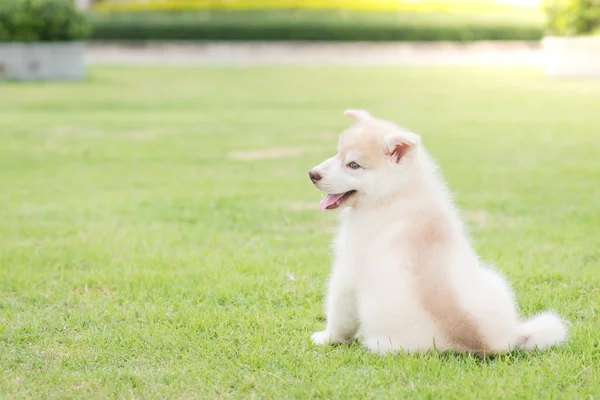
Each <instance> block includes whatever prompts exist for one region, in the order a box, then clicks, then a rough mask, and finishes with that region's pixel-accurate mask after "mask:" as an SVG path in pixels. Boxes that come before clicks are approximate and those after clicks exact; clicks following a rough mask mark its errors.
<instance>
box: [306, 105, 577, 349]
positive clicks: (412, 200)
mask: <svg viewBox="0 0 600 400" xmlns="http://www.w3.org/2000/svg"><path fill="white" fill-rule="evenodd" d="M346 115H347V116H348V117H350V118H351V119H353V120H354V121H355V122H356V123H355V124H354V125H353V126H352V127H350V128H349V129H348V130H346V131H345V132H343V133H342V135H341V136H340V142H339V148H338V154H337V155H336V156H334V157H332V158H330V159H328V160H326V161H324V162H323V163H321V164H320V165H318V166H317V167H315V168H314V169H313V170H312V171H311V179H312V180H313V182H314V184H315V186H317V187H318V188H319V189H321V190H323V191H325V192H326V193H328V194H331V195H338V196H329V197H328V198H324V199H323V201H322V207H328V208H340V209H341V225H340V229H339V232H338V234H337V237H336V239H335V245H334V248H335V260H334V263H333V271H332V274H331V280H330V282H329V290H328V294H327V302H326V314H327V327H326V329H325V330H324V331H322V332H317V333H315V334H313V335H312V341H313V343H315V344H327V343H340V342H346V341H350V340H352V339H354V338H355V337H356V335H357V333H359V331H360V333H362V336H363V337H364V344H365V345H366V346H367V347H368V348H369V349H371V350H373V351H375V352H378V353H386V352H389V351H398V350H403V351H406V352H413V351H426V350H431V349H437V350H440V351H444V350H455V351H460V352H465V351H469V352H475V353H478V354H496V353H501V352H505V351H509V350H511V349H517V348H520V349H533V348H536V347H537V348H539V349H544V348H546V347H548V346H552V345H555V344H558V343H560V342H562V341H564V340H565V338H566V333H567V332H566V328H565V324H564V323H563V322H562V321H561V319H560V318H559V317H558V316H556V315H555V314H554V313H551V312H546V313H542V314H539V315H538V316H536V317H534V318H532V319H530V320H528V321H522V320H521V319H520V318H519V315H518V314H517V306H516V304H515V300H514V296H513V293H512V290H511V288H510V286H509V285H508V284H507V282H506V281H505V279H504V278H503V277H502V276H501V275H500V274H499V273H498V272H497V271H496V270H494V269H493V268H491V267H489V266H487V265H485V264H484V263H482V261H481V260H479V258H478V257H477V255H476V254H475V252H474V250H473V248H472V246H471V244H470V243H469V240H468V238H467V235H466V234H465V232H464V230H463V226H462V222H461V219H460V216H459V214H458V212H457V210H456V208H455V207H454V205H453V202H452V199H451V196H450V194H449V192H448V190H447V188H446V185H445V183H444V181H443V179H442V178H441V176H440V175H439V174H438V171H437V166H436V164H435V163H434V162H433V161H432V159H431V158H430V157H429V155H428V154H427V152H426V151H425V149H424V148H423V146H422V144H421V140H420V137H419V136H418V135H417V134H415V133H412V132H409V131H407V130H405V129H403V128H401V127H399V126H397V125H394V124H393V123H390V122H387V121H383V120H379V119H375V118H374V117H372V116H371V115H370V114H369V113H367V112H366V111H361V110H349V111H347V112H346ZM352 162H355V163H356V164H352ZM357 165H359V167H358V168H357V167H356V166H357ZM351 191H355V192H351ZM346 192H351V194H349V195H348V196H347V197H345V198H344V199H342V202H341V204H340V203H339V202H336V203H335V204H333V205H331V203H332V202H333V201H334V200H335V199H336V198H338V197H339V194H341V193H346ZM331 199H333V200H331Z"/></svg>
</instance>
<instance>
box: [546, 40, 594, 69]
mask: <svg viewBox="0 0 600 400" xmlns="http://www.w3.org/2000/svg"><path fill="white" fill-rule="evenodd" d="M542 48H543V49H544V56H545V58H546V60H545V62H546V73H547V74H548V75H549V76H553V77H580V78H585V77H596V78H600V36H576V37H545V38H544V39H543V40H542Z"/></svg>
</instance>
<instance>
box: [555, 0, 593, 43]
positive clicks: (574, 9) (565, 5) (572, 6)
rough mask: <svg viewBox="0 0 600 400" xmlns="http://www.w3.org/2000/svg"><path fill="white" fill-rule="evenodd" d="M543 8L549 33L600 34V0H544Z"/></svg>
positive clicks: (566, 34) (571, 34) (570, 34)
mask: <svg viewBox="0 0 600 400" xmlns="http://www.w3.org/2000/svg"><path fill="white" fill-rule="evenodd" d="M544 9H545V11H546V16H547V18H548V28H547V30H548V33H549V34H551V35H556V36H577V35H588V34H594V33H597V34H600V0H545V1H544Z"/></svg>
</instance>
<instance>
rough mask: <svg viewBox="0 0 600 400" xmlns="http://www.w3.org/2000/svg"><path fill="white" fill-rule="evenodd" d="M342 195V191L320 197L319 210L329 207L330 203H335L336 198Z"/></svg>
mask: <svg viewBox="0 0 600 400" xmlns="http://www.w3.org/2000/svg"><path fill="white" fill-rule="evenodd" d="M343 195H344V193H340V194H328V195H326V196H325V197H323V198H322V199H321V202H320V203H319V210H321V211H324V210H327V209H328V208H329V207H331V206H332V205H334V204H335V203H337V202H338V200H339V199H341V198H342V196H343Z"/></svg>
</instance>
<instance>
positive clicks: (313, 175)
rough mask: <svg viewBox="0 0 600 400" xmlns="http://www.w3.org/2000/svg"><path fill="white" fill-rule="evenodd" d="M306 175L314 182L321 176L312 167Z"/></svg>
mask: <svg viewBox="0 0 600 400" xmlns="http://www.w3.org/2000/svg"><path fill="white" fill-rule="evenodd" d="M308 176H310V180H311V181H312V182H313V183H315V182H317V181H320V180H321V178H322V176H321V174H319V173H318V172H317V171H315V170H314V169H311V170H310V171H308Z"/></svg>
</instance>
